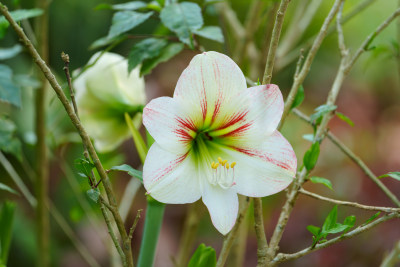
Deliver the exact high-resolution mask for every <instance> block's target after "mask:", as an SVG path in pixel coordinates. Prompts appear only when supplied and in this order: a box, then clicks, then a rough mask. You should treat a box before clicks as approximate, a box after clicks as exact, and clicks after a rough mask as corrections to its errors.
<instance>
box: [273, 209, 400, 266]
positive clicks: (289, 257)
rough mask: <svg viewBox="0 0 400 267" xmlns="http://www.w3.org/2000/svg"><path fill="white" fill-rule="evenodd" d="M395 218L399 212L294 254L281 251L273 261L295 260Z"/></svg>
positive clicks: (275, 262)
mask: <svg viewBox="0 0 400 267" xmlns="http://www.w3.org/2000/svg"><path fill="white" fill-rule="evenodd" d="M393 218H400V214H399V213H391V214H388V215H385V216H383V217H381V218H379V219H377V220H375V221H372V222H370V223H368V224H366V225H361V226H359V227H357V228H356V229H354V230H353V231H350V232H348V233H346V234H343V235H341V236H338V237H336V238H333V239H331V240H328V241H326V242H324V243H322V244H317V245H316V246H315V247H312V246H311V247H308V248H305V249H303V250H301V251H299V252H296V253H292V254H284V253H279V254H278V255H277V256H276V257H275V258H274V259H273V263H274V264H277V263H279V262H283V261H288V260H294V259H297V258H300V257H303V256H305V255H307V254H310V253H311V252H314V251H317V250H320V249H322V248H326V247H329V246H331V245H333V244H335V243H338V242H340V241H342V240H345V239H349V238H352V237H354V236H356V235H359V234H361V233H363V232H365V231H367V230H369V229H371V228H373V227H375V226H377V225H378V224H380V223H383V222H386V221H388V220H390V219H393Z"/></svg>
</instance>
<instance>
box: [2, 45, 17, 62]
mask: <svg viewBox="0 0 400 267" xmlns="http://www.w3.org/2000/svg"><path fill="white" fill-rule="evenodd" d="M21 51H22V46H21V45H19V44H16V45H14V46H12V47H10V48H0V60H6V59H9V58H13V57H15V56H16V55H18V54H19V53H20V52H21Z"/></svg>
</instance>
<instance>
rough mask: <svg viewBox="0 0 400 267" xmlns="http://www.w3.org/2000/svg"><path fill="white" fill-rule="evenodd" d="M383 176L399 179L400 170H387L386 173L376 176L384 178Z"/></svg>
mask: <svg viewBox="0 0 400 267" xmlns="http://www.w3.org/2000/svg"><path fill="white" fill-rule="evenodd" d="M384 177H391V178H393V179H396V180H398V181H400V172H389V173H387V174H384V175H381V176H379V177H378V178H379V179H380V178H384Z"/></svg>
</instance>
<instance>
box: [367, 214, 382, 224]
mask: <svg viewBox="0 0 400 267" xmlns="http://www.w3.org/2000/svg"><path fill="white" fill-rule="evenodd" d="M379 214H381V212H380V211H378V212H377V213H375V214H374V215H372V216H371V217H369V219H368V220H366V221H365V222H364V223H363V224H368V223H370V222H372V221H373V220H375V219H376V218H377V217H378V216H379Z"/></svg>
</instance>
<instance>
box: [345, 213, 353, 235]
mask: <svg viewBox="0 0 400 267" xmlns="http://www.w3.org/2000/svg"><path fill="white" fill-rule="evenodd" d="M355 223H356V216H354V215H350V216H347V217H346V218H345V219H344V222H343V224H344V225H347V228H346V229H345V230H344V232H345V233H346V232H347V231H349V230H350V229H351V228H353V227H354V225H355Z"/></svg>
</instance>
